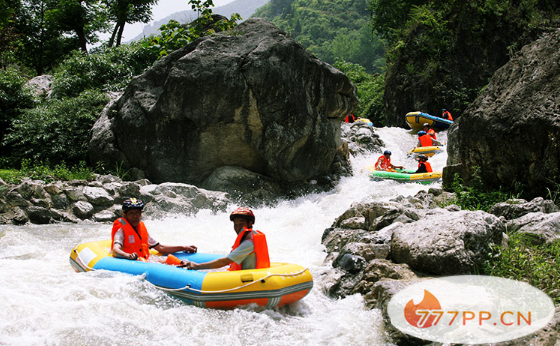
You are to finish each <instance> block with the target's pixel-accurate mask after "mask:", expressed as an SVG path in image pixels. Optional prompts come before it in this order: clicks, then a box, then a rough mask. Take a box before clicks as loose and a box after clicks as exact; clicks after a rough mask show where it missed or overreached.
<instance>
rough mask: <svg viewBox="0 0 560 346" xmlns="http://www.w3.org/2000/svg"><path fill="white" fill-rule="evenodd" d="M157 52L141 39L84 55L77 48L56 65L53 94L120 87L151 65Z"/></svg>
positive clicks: (61, 95)
mask: <svg viewBox="0 0 560 346" xmlns="http://www.w3.org/2000/svg"><path fill="white" fill-rule="evenodd" d="M156 59H157V55H156V54H155V53H154V52H152V51H149V50H146V49H145V48H144V47H143V46H142V44H141V43H132V44H130V45H121V46H119V47H116V48H106V49H104V50H101V51H99V52H94V53H91V54H87V55H83V54H81V53H79V52H74V54H72V56H71V57H70V58H69V59H67V60H65V61H64V63H62V64H61V65H60V66H59V67H58V68H57V73H55V75H54V81H53V97H58V98H62V97H75V96H78V95H79V94H81V93H82V92H83V91H85V90H89V89H96V90H102V91H120V90H123V89H124V88H125V87H126V85H128V83H129V82H130V81H131V80H132V78H133V77H134V76H137V75H139V74H141V73H142V72H144V70H146V68H148V67H150V66H151V65H152V64H153V62H154V61H155V60H156Z"/></svg>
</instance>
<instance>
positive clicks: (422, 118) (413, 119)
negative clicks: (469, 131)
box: [406, 112, 453, 130]
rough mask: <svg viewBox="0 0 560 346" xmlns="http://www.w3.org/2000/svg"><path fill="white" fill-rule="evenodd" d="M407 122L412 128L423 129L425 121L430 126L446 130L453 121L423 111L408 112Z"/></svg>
mask: <svg viewBox="0 0 560 346" xmlns="http://www.w3.org/2000/svg"><path fill="white" fill-rule="evenodd" d="M406 122H407V123H408V126H410V128H411V129H414V130H422V127H423V125H424V124H425V123H428V124H430V127H432V128H435V129H441V130H445V129H448V128H449V126H451V124H453V121H451V120H446V119H443V118H438V117H435V116H433V115H430V114H428V113H422V112H409V113H406Z"/></svg>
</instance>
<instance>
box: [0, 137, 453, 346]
mask: <svg viewBox="0 0 560 346" xmlns="http://www.w3.org/2000/svg"><path fill="white" fill-rule="evenodd" d="M376 131H377V133H378V134H379V135H380V137H381V138H382V139H383V141H384V142H385V144H386V147H385V148H383V150H384V149H389V150H391V151H392V153H393V155H392V161H393V163H394V164H396V165H403V166H405V167H406V168H416V167H417V162H416V161H414V160H413V159H412V158H407V157H406V154H407V152H408V151H409V150H410V149H412V148H413V147H414V146H415V144H416V136H415V135H414V134H412V132H411V131H407V130H403V129H398V128H381V129H376ZM438 140H441V141H443V142H447V138H446V133H442V132H440V133H438ZM379 155H380V154H379V153H377V154H372V155H368V156H363V157H356V158H353V159H352V165H353V169H354V176H352V177H348V178H343V179H342V180H341V181H340V183H339V184H338V186H337V187H336V189H334V190H333V191H330V192H327V193H322V194H316V195H310V196H306V197H303V198H300V199H298V200H295V201H286V202H281V203H279V204H278V205H276V206H274V207H268V208H261V209H255V210H254V212H255V214H256V224H255V226H256V228H258V229H260V230H261V231H263V232H265V233H266V235H267V240H268V246H269V250H270V257H271V260H272V261H275V262H291V263H297V264H300V265H303V266H305V267H307V268H309V269H310V271H311V273H312V274H313V276H314V278H315V280H314V283H315V286H314V288H313V290H312V291H311V293H310V294H309V295H308V296H306V297H305V298H304V299H303V300H302V301H299V302H297V303H294V304H291V305H289V306H285V307H281V308H279V309H275V310H264V309H263V308H259V307H252V306H249V307H245V308H240V309H235V310H231V311H222V310H210V309H202V308H197V307H194V306H189V305H186V304H184V303H183V302H181V301H180V300H178V299H176V298H174V297H172V296H169V295H168V294H166V293H164V292H162V291H159V290H157V289H155V288H154V287H153V286H152V285H151V284H149V283H148V282H145V281H143V280H142V279H140V278H138V277H133V276H129V275H125V274H120V273H111V272H102V271H99V272H89V273H80V274H78V273H75V272H74V270H73V269H72V268H71V267H70V264H69V262H68V257H69V255H70V250H71V249H72V248H73V247H74V246H75V245H76V244H78V243H82V242H86V241H94V240H101V239H107V238H108V237H110V228H111V226H110V225H109V224H100V223H94V224H80V225H76V224H57V225H30V226H19V227H16V226H0V297H1V299H0V345H149V344H154V343H157V344H169V345H171V344H183V345H184V344H186V345H388V343H387V341H386V339H385V337H384V333H383V329H382V319H381V314H380V312H379V311H378V310H368V309H366V308H365V307H364V304H363V299H362V297H361V296H359V295H355V296H351V297H348V298H345V299H334V298H330V297H328V296H326V295H325V292H324V289H323V283H322V277H323V275H322V274H324V273H325V272H327V271H328V270H329V269H330V268H331V267H330V263H323V261H324V258H325V256H326V252H325V248H324V246H323V245H322V244H321V236H322V234H323V231H324V230H325V229H326V228H328V227H330V226H331V225H332V223H333V221H334V219H335V218H337V217H338V216H339V215H340V214H342V213H343V212H344V211H345V210H346V209H348V208H349V207H350V205H351V204H352V203H354V202H362V201H375V200H377V201H385V200H389V199H391V198H394V197H396V196H397V195H403V196H410V195H414V194H416V193H417V192H418V191H420V190H427V189H428V188H429V187H431V186H439V185H440V184H439V183H434V184H432V185H428V186H425V185H420V184H416V183H407V184H404V183H397V182H393V181H380V182H373V181H370V180H369V179H368V175H367V171H365V170H363V168H364V167H367V166H371V165H373V164H374V163H375V160H376V159H377V157H378V156H379ZM446 157H447V155H446V154H439V155H436V156H434V157H433V158H432V159H430V162H431V164H432V167H433V168H434V170H441V168H443V166H444V165H445V161H446ZM233 208H234V206H231V208H229V209H231V210H232V209H233ZM231 210H230V211H231ZM145 223H146V225H147V227H148V229H149V231H150V234H151V235H152V236H153V237H154V238H156V239H157V240H158V241H160V242H161V243H163V244H194V245H196V246H198V248H199V251H200V252H208V253H219V254H226V253H227V252H228V250H229V249H230V248H231V245H232V243H233V240H234V239H235V233H234V231H233V228H232V224H231V222H230V221H229V218H228V213H220V214H212V213H211V212H209V211H201V212H199V213H198V214H197V215H195V216H192V217H184V216H177V217H176V218H168V219H165V220H145Z"/></svg>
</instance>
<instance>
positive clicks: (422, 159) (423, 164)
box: [414, 155, 433, 173]
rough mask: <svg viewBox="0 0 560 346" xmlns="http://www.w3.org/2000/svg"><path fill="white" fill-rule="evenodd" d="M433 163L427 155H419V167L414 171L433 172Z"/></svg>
mask: <svg viewBox="0 0 560 346" xmlns="http://www.w3.org/2000/svg"><path fill="white" fill-rule="evenodd" d="M431 172H433V170H432V165H430V163H428V157H427V156H426V155H419V156H418V169H417V170H416V172H414V173H431Z"/></svg>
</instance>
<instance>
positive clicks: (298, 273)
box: [143, 268, 308, 293]
mask: <svg viewBox="0 0 560 346" xmlns="http://www.w3.org/2000/svg"><path fill="white" fill-rule="evenodd" d="M307 270H308V268H305V269H303V270H302V271H299V272H297V273H292V274H268V275H267V276H265V277H263V278H260V279H257V280H254V281H252V282H249V283H248V284H246V285H243V286H239V287H234V288H228V289H226V290H218V291H204V290H197V289H196V288H192V287H191V285H190V284H189V285H187V286H185V287H181V288H165V287H160V286H157V285H154V284H152V285H154V286H156V287H157V288H159V289H160V290H163V291H168V292H177V291H183V290H190V291H194V292H198V293H225V292H231V291H235V290H239V289H242V288H245V287H248V286H251V285H254V284H256V283H258V282H259V281H260V282H262V283H265V280H266V279H268V278H270V277H273V276H284V277H286V276H297V275H301V274H303V273H305V271H307ZM143 277H144V278H146V277H145V275H144V276H143ZM148 282H149V281H148ZM150 283H151V282H150Z"/></svg>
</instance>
